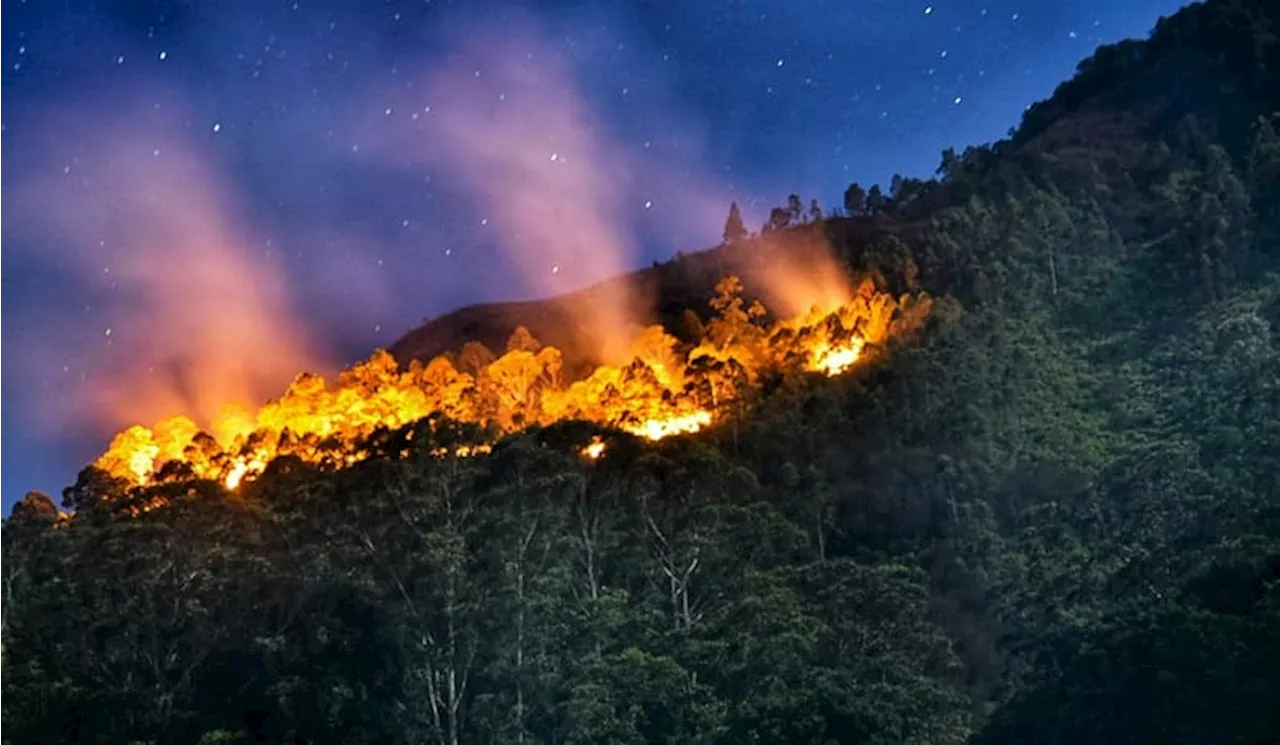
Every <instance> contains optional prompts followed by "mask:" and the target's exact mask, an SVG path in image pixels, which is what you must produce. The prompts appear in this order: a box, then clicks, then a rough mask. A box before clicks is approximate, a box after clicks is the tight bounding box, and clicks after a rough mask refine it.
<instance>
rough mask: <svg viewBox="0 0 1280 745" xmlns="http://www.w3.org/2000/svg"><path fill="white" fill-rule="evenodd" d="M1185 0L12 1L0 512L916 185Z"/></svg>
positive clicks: (6, 103) (7, 44) (7, 45)
mask: <svg viewBox="0 0 1280 745" xmlns="http://www.w3.org/2000/svg"><path fill="white" fill-rule="evenodd" d="M1181 4H1182V3H1180V2H1177V1H1176V0H1138V1H1135V2H1131V3H1112V2H1104V1H1103V0H1084V1H1082V2H1072V3H1046V2H1018V1H1016V0H991V1H990V2H976V1H970V0H954V1H953V2H938V3H936V4H934V5H930V4H928V3H915V2H906V3H904V2H899V1H898V0H873V1H869V2H861V1H859V2H839V3H835V2H822V1H820V0H814V1H812V2H799V3H792V4H788V5H785V6H779V5H777V4H775V3H766V2H758V1H757V0H747V1H746V2H742V3H735V4H730V5H726V4H721V3H675V2H656V3H652V2H646V3H620V2H619V3H552V2H528V3H523V4H518V5H512V4H501V5H500V4H493V3H452V4H451V3H449V2H444V1H442V0H437V1H436V2H429V3H422V2H414V3H409V2H404V3H400V2H387V3H355V2H348V3H338V2H332V1H331V0H315V1H314V2H306V1H305V0H297V2H294V0H285V1H284V2H258V1H257V0H240V1H232V2H220V3H199V2H162V1H160V0H85V1H84V2H78V3H74V4H68V3H42V2H28V3H21V2H9V1H8V0H6V2H5V4H4V8H3V17H4V20H5V23H4V25H3V31H2V34H3V50H2V55H0V56H2V57H3V64H4V78H3V89H2V90H3V107H2V108H0V110H2V111H3V115H2V116H3V122H2V123H3V129H2V133H0V137H2V138H3V145H4V146H5V148H4V150H5V153H4V154H5V156H6V157H5V158H4V159H3V178H2V183H3V195H2V196H3V208H4V213H3V217H4V219H3V224H2V227H3V252H2V258H3V268H2V272H0V276H2V280H3V316H2V317H3V328H2V339H3V345H4V348H3V352H4V354H3V357H2V359H3V365H4V367H3V402H2V405H0V412H2V417H3V433H2V440H0V442H2V444H3V455H2V457H0V465H2V466H3V467H4V468H3V490H2V492H0V498H2V501H3V507H4V512H5V513H7V512H8V509H9V507H10V506H11V505H12V504H13V503H14V502H15V501H17V500H18V499H20V498H21V496H22V495H23V493H25V492H26V491H27V490H29V489H37V488H38V489H42V490H45V491H48V492H50V493H53V494H55V495H56V494H57V493H58V492H59V490H60V489H61V488H62V487H63V486H64V485H66V484H68V483H70V482H72V481H74V478H75V474H76V471H77V470H78V469H79V468H80V467H82V466H83V465H85V464H86V463H87V462H88V461H89V460H91V459H92V458H93V457H94V456H95V455H96V454H97V453H98V452H100V451H101V449H102V447H103V446H104V445H105V444H106V441H107V438H108V437H109V436H110V434H111V433H112V432H113V431H114V430H115V429H117V428H119V427H120V426H122V425H125V424H129V423H132V422H133V421H135V420H136V421H138V422H139V423H145V424H150V423H151V420H152V419H154V418H155V417H158V416H161V415H165V414H171V413H178V411H179V410H181V411H185V412H186V413H188V414H190V415H192V416H193V417H195V418H197V420H200V419H201V417H207V416H211V415H212V414H213V413H214V411H215V410H216V408H217V407H218V406H220V405H222V404H223V403H233V402H238V403H243V404H247V405H252V404H256V403H260V400H261V399H262V398H264V397H266V396H270V395H273V394H275V393H278V392H280V391H281V390H282V389H283V387H284V385H286V384H287V382H288V380H289V379H290V378H291V377H292V376H293V375H294V374H295V373H297V372H300V371H301V370H302V369H303V368H304V367H309V368H315V369H319V370H320V371H322V372H326V373H331V372H333V371H335V370H336V369H337V368H339V367H341V366H342V365H344V364H347V363H350V362H352V361H354V360H355V359H357V358H360V357H363V356H365V355H366V354H367V353H368V351H369V350H370V349H372V348H373V347H375V346H385V345H389V344H390V343H391V342H393V341H394V340H395V339H396V338H397V337H398V336H400V335H401V334H403V333H404V332H405V331H407V330H408V329H409V328H410V327H412V326H413V325H416V324H417V323H418V322H420V321H421V319H422V318H423V317H424V316H434V315H438V314H441V313H444V312H447V311H449V310H451V309H453V308H456V307H458V306H460V305H464V304H468V303H473V302H480V301H486V300H499V299H515V298H522V297H530V296H540V295H548V294H552V293H556V292H560V291H563V290H569V289H574V288H577V287H580V286H581V285H583V284H584V283H587V282H590V281H594V280H597V279H602V278H605V277H607V276H609V275H611V274H614V273H616V272H620V271H624V270H626V269H631V268H638V267H641V266H646V265H648V264H649V263H651V262H652V261H654V260H665V259H666V258H669V257H670V256H671V255H672V254H673V253H674V252H675V251H676V250H677V249H679V250H684V251H692V250H697V249H699V248H703V247H706V246H709V245H711V244H713V243H715V242H716V241H717V240H718V238H719V233H720V230H721V228H722V225H723V219H724V215H725V213H726V211H727V206H728V201H729V200H731V199H736V200H738V201H739V202H740V203H741V204H742V205H743V207H744V212H745V213H746V216H747V219H748V223H749V224H750V226H751V227H752V228H756V227H758V226H759V223H760V222H761V220H762V218H763V216H764V214H765V213H766V212H767V210H768V207H770V206H772V205H774V204H778V203H781V202H782V201H783V200H784V199H785V196H786V195H787V194H788V193H790V192H796V193H798V194H800V195H801V196H803V197H804V198H805V199H806V201H807V200H808V198H810V197H817V198H818V199H820V200H821V201H822V202H823V203H824V204H827V203H836V202H838V200H839V199H840V197H841V194H842V192H843V190H844V188H845V186H847V185H848V183H849V182H850V181H853V180H856V181H859V182H861V183H863V184H864V185H868V184H871V183H874V182H887V181H888V179H889V177H890V176H891V175H892V174H893V173H894V172H901V173H904V174H907V175H915V176H924V175H928V174H930V173H931V172H932V171H933V168H934V167H935V166H936V165H937V163H938V153H939V151H941V150H942V149H943V148H945V147H948V146H955V147H957V148H962V147H963V146H965V145H967V144H973V143H977V142H984V141H989V140H992V139H995V138H997V137H999V136H1001V135H1003V134H1004V133H1005V131H1006V130H1007V129H1008V128H1009V127H1011V126H1013V125H1015V124H1016V123H1017V121H1018V118H1019V116H1020V114H1021V111H1022V109H1023V107H1024V106H1026V105H1027V104H1029V103H1031V102H1032V101H1034V100H1037V99H1040V98H1044V97H1046V96H1047V95H1049V94H1050V93H1051V92H1052V90H1053V88H1054V86H1055V85H1056V84H1057V83H1058V82H1060V81H1061V80H1063V79H1065V78H1067V77H1069V76H1070V74H1071V73H1072V71H1073V69H1074V66H1075V64H1076V62H1077V61H1079V60H1080V59H1081V58H1083V57H1085V56H1087V55H1088V54H1089V53H1091V52H1092V50H1093V49H1094V47H1096V46H1097V45H1098V44H1100V43H1104V42H1110V41H1114V40H1117V39H1119V38H1122V37H1126V36H1134V35H1145V34H1146V32H1147V30H1148V29H1149V28H1150V27H1151V26H1152V25H1153V23H1154V22H1155V20H1156V18H1157V16H1159V15H1161V14H1168V13H1172V12H1173V11H1175V10H1176V9H1177V8H1178V7H1180V5H1181ZM619 301H620V305H619V309H618V310H617V314H618V317H623V316H625V307H624V306H625V302H626V299H625V298H620V299H619ZM603 320H604V322H606V323H610V322H612V320H610V319H603Z"/></svg>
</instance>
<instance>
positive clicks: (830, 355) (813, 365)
mask: <svg viewBox="0 0 1280 745" xmlns="http://www.w3.org/2000/svg"><path fill="white" fill-rule="evenodd" d="M866 343H867V342H866V340H865V339H863V338H862V337H859V336H854V337H850V338H849V339H848V340H847V341H845V342H844V343H843V344H840V345H837V346H831V345H829V344H825V343H824V344H819V345H818V346H817V347H815V348H814V349H813V352H812V354H811V360H812V361H811V362H810V364H809V369H811V370H815V371H817V372H821V373H824V374H826V375H839V374H840V373H842V372H844V371H845V370H848V369H849V368H850V367H853V363H855V362H857V361H858V358H859V357H860V356H862V348H863V347H864V346H866Z"/></svg>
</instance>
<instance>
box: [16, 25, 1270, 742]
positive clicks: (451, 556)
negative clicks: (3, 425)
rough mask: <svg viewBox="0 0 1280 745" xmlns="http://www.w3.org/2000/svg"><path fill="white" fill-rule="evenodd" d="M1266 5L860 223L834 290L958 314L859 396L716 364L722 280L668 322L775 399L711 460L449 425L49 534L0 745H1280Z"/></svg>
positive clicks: (887, 197) (481, 350) (1156, 49)
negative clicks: (927, 299) (864, 278)
mask: <svg viewBox="0 0 1280 745" xmlns="http://www.w3.org/2000/svg"><path fill="white" fill-rule="evenodd" d="M1276 7H1280V6H1275V4H1271V3H1248V2H1239V1H1233V0H1214V1H1212V2H1207V3H1204V4H1199V5H1195V6H1191V7H1190V8H1188V9H1186V10H1184V11H1182V12H1180V13H1179V14H1178V15H1176V16H1175V17H1173V18H1171V19H1167V20H1164V21H1162V22H1161V24H1160V26H1159V27H1158V29H1157V31H1156V33H1155V34H1154V35H1153V38H1152V39H1151V40H1149V41H1146V42H1123V43H1121V44H1117V45H1112V46H1109V47H1103V48H1101V49H1099V50H1098V52H1097V53H1096V54H1095V55H1094V56H1093V57H1092V58H1090V59H1089V60H1087V61H1085V62H1084V63H1082V64H1081V67H1080V70H1079V74H1078V75H1077V76H1076V78H1075V79H1073V80H1072V81H1070V82H1068V83H1065V84H1064V85H1063V86H1062V87H1060V89H1059V91H1058V92H1057V93H1056V94H1055V95H1054V97H1053V98H1052V99H1050V100H1049V101H1046V102H1042V103H1040V104H1037V105H1035V106H1033V107H1031V109H1030V110H1029V111H1028V112H1027V114H1026V116H1025V118H1024V122H1023V125H1022V127H1021V128H1020V129H1019V130H1018V131H1017V132H1015V133H1014V134H1013V136H1012V137H1011V139H1010V140H1008V141H1005V142H1001V143H997V144H995V145H993V146H990V147H978V148H967V149H965V150H964V151H963V152H959V153H957V152H956V151H955V150H950V149H949V150H948V151H947V152H946V153H944V155H943V158H942V163H941V167H940V168H939V176H940V178H939V179H937V180H933V181H920V180H914V179H903V178H900V177H895V179H894V181H893V184H892V185H891V188H890V189H889V193H888V194H885V193H883V192H882V191H881V190H880V189H879V188H878V187H873V188H872V189H870V190H868V191H863V190H862V189H861V188H860V187H857V186H856V185H853V186H851V187H850V190H849V192H848V193H846V194H845V207H846V209H847V211H848V212H849V215H850V216H857V218H858V219H856V220H843V219H837V220H832V221H828V222H827V223H826V224H825V225H824V226H823V229H824V231H825V232H826V233H827V235H829V236H832V237H833V240H834V241H835V243H836V246H835V248H836V253H837V254H838V255H839V256H840V257H842V258H843V259H844V260H845V261H846V262H847V263H848V264H849V268H850V269H851V270H852V271H854V272H858V273H864V274H866V275H869V276H872V277H874V278H875V281H876V282H878V283H879V284H880V285H881V286H882V287H886V288H888V289H890V290H891V291H893V292H895V293H904V292H909V291H911V292H913V291H916V290H917V289H923V290H925V291H927V292H928V293H929V294H930V295H931V296H933V297H935V298H937V302H936V303H935V304H934V306H933V308H932V311H931V312H930V314H929V316H928V318H927V319H926V321H925V323H924V328H923V330H922V332H921V333H920V334H919V335H918V336H916V337H913V338H910V339H891V340H890V342H889V343H887V344H886V345H885V346H883V347H877V348H874V349H870V348H869V349H868V350H867V353H866V358H865V360H864V361H863V362H862V363H860V365H859V366H858V367H857V368H856V369H855V371H854V372H853V373H851V374H849V375H847V376H844V377H842V378H839V379H836V380H828V379H825V378H819V377H817V376H814V375H808V374H789V375H785V376H784V375H782V374H765V375H761V376H759V378H760V379H758V380H747V379H746V375H745V370H741V369H739V370H733V369H728V365H727V363H724V362H722V361H721V357H725V358H731V357H733V356H734V355H739V356H741V355H748V356H749V354H750V352H751V348H752V345H754V344H756V343H757V342H758V341H759V334H760V329H759V326H758V324H757V320H758V316H759V313H758V311H757V310H756V309H754V308H752V307H751V306H748V305H747V304H746V303H744V302H743V300H742V299H741V297H740V294H741V287H740V286H737V285H736V284H734V283H724V284H722V285H721V286H720V287H719V288H718V295H717V297H716V298H715V300H714V301H713V309H714V310H716V311H717V313H716V314H715V316H714V318H713V319H712V320H710V321H708V322H705V323H704V321H703V320H702V319H701V318H699V316H698V314H697V313H696V312H695V311H693V310H691V309H690V310H685V311H684V312H683V315H681V313H680V310H677V311H675V314H674V316H673V323H672V326H673V330H675V329H674V326H675V325H676V323H679V324H680V325H681V329H679V332H680V334H681V335H682V337H684V338H686V339H704V338H705V339H707V340H708V343H707V345H706V346H705V348H704V349H703V350H702V351H703V353H704V354H703V355H702V356H701V357H700V358H699V364H703V365H709V366H711V365H721V366H722V367H724V368H725V369H724V370H723V372H724V373H725V374H724V376H723V378H724V379H725V380H729V381H731V382H732V384H733V385H735V386H741V387H742V388H743V389H744V390H746V389H749V390H750V392H751V395H750V396H748V397H743V398H738V399H735V400H736V401H738V402H740V403H741V405H740V406H738V407H737V408H733V407H726V410H725V412H724V416H725V417H727V419H726V420H725V426H722V427H717V428H713V429H712V430H710V431H708V432H705V433H702V434H700V435H698V436H697V437H683V438H675V439H671V440H664V441H662V442H660V443H656V444H654V443H648V442H642V441H638V440H635V439H634V438H631V437H629V436H626V435H623V434H620V433H617V432H601V431H598V430H597V429H596V428H595V427H593V426H591V425H586V424H583V423H574V422H569V423H563V424H561V425H557V426H555V427H551V428H546V429H532V430H528V431H525V432H523V433H521V434H520V435H518V436H513V437H509V438H507V439H505V440H503V441H501V442H499V443H496V445H495V447H494V450H493V452H492V453H491V454H489V455H486V456H483V457H475V458H459V457H454V456H445V457H440V456H438V455H436V454H434V453H435V452H436V451H437V450H438V449H439V448H451V447H452V446H455V445H458V444H464V443H475V442H478V441H480V440H483V439H485V438H484V434H485V433H483V432H480V431H479V430H477V429H475V428H474V427H465V426H460V425H456V424H454V423H451V422H449V421H447V420H446V419H445V418H443V417H442V416H433V417H431V418H428V419H427V420H424V421H422V422H419V423H417V424H415V425H413V426H411V427H408V428H405V429H404V430H401V431H397V432H386V431H383V432H378V433H376V434H375V435H374V436H373V437H371V438H370V440H369V441H368V442H367V443H366V444H365V447H366V449H367V450H368V452H369V453H370V457H369V458H368V459H367V460H364V461H362V462H360V463H359V464H357V465H355V466H353V467H351V468H349V469H345V470H339V471H332V470H321V469H317V468H315V467H313V466H309V465H307V464H305V463H302V462H301V461H299V460H297V459H294V458H280V459H277V460H276V461H275V462H274V463H272V464H271V465H270V466H269V467H268V469H267V470H266V472H265V473H264V474H263V475H262V476H261V477H260V478H258V479H257V480H255V481H252V482H250V483H247V484H246V485H245V486H244V487H243V488H242V489H241V492H240V494H239V495H238V496H236V497H234V498H229V497H228V496H227V494H226V493H225V492H224V491H223V490H222V489H221V488H220V487H219V486H218V485H216V484H209V483H205V482H198V481H190V480H188V479H187V478H186V477H185V476H184V475H183V474H180V473H175V474H171V476H172V478H171V479H169V480H167V481H166V482H165V483H164V484H162V485H160V486H156V487H153V488H149V489H136V488H129V487H128V485H127V484H124V483H121V482H116V481H112V480H111V479H109V478H107V477H106V476H105V474H103V473H102V472H101V471H98V470H96V469H92V468H88V469H85V470H84V471H83V472H82V473H81V474H80V475H79V478H78V480H77V483H76V484H75V485H74V486H72V487H69V488H68V489H67V490H66V491H65V492H64V495H63V496H64V505H65V506H69V507H74V508H75V509H76V515H75V516H74V518H72V519H67V518H66V516H60V515H59V514H58V512H57V509H56V507H55V506H54V504H53V501H52V500H51V499H50V498H49V497H47V496H45V495H42V494H35V493H33V494H31V495H28V496H27V497H26V498H25V499H23V500H22V502H20V503H19V504H18V505H17V506H15V508H14V511H13V513H12V515H11V516H10V518H9V519H8V520H7V521H6V523H5V526H4V540H3V562H2V564H0V567H2V570H3V578H2V579H3V598H2V600H3V603H2V605H0V608H2V610H3V629H2V632H3V639H2V640H0V641H2V643H3V681H2V685H3V699H2V702H3V717H4V720H5V722H6V726H5V728H4V732H3V741H4V742H5V743H9V742H13V743H20V742H21V743H25V742H67V741H82V742H97V743H131V742H148V743H152V742H154V743H168V742H202V743H210V744H212V743H242V742H316V743H319V742H386V743H447V744H448V745H457V744H459V743H530V744H532V743H535V742H537V743H553V742H555V743H600V742H609V743H648V742H673V743H815V744H819V745H827V744H828V743H885V744H888V743H960V742H964V741H967V740H972V741H974V742H978V743H984V744H991V745H1003V744H1004V743H1014V742H1018V743H1021V742H1033V743H1035V742H1045V743H1049V742H1053V743H1061V742H1091V743H1099V744H1103V743H1112V742H1114V743H1120V742H1126V743H1131V742H1153V743H1154V742H1160V743H1183V742H1185V743H1192V742H1197V743H1198V742H1215V743H1218V742H1221V743H1241V744H1242V745H1243V744H1244V743H1257V742H1264V741H1268V740H1269V739H1274V737H1275V735H1276V733H1277V732H1280V719H1278V716H1280V715H1278V714H1277V711H1278V710H1277V708H1276V706H1275V702H1276V701H1277V700H1280V675H1278V674H1277V671H1280V643H1278V642H1277V639H1280V594H1277V593H1278V592H1280V589H1278V588H1280V505H1278V504H1277V502H1276V495H1277V494H1280V447H1278V446H1277V443H1280V353H1278V352H1277V345H1276V342H1277V339H1278V338H1280V233H1277V225H1280V220H1278V219H1277V218H1278V217H1280V180H1278V178H1280V177H1278V174H1280V139H1278V137H1277V132H1280V113H1278V110H1280V101H1277V99H1276V97H1275V91H1277V90H1280V84H1277V79H1276V72H1277V70H1280V65H1277V63H1276V60H1277V56H1276V50H1277V42H1276V34H1275V29H1276V28H1280V19H1277V18H1276ZM1134 120H1138V121H1139V122H1140V126H1139V125H1138V124H1135V123H1134ZM1112 125H1114V126H1112ZM1076 130H1087V131H1088V133H1089V134H1088V136H1087V137H1084V138H1083V139H1082V138H1081V137H1080V136H1079V133H1078V132H1077V131H1076ZM1085 140H1087V147H1085V146H1084V145H1082V144H1081V143H1082V142H1084V141H1085ZM1081 148H1085V153H1084V154H1083V155H1082V154H1081ZM815 206H816V205H813V204H811V209H810V213H809V215H808V218H809V219H818V214H819V211H817V210H814V209H812V208H813V207H815ZM805 217H806V216H805V214H804V212H803V203H802V202H801V200H800V198H799V197H798V196H797V195H792V197H791V198H789V199H788V203H787V205H786V206H785V207H778V208H776V209H775V210H774V212H773V214H772V216H771V219H770V223H769V225H768V226H766V227H767V229H769V230H784V229H786V228H788V227H789V226H793V225H796V224H798V223H801V222H803V221H804V219H805ZM739 218H740V216H739ZM729 222H730V223H731V225H726V235H725V238H726V241H731V240H735V239H736V238H731V234H732V236H735V237H740V236H741V233H740V229H741V227H742V226H741V225H740V219H739V220H736V221H735V220H734V218H733V215H732V214H731V217H730V221H729ZM851 224H852V225H873V226H875V232H873V233H871V234H863V233H857V232H849V231H848V230H847V229H846V227H847V226H848V225H851ZM731 228H732V229H731ZM859 229H861V228H859ZM743 232H745V231H743ZM783 243H785V241H784V240H782V239H779V244H780V245H781V244H783ZM742 250H744V251H745V250H748V248H747V247H744V248H743V249H742ZM734 345H736V346H739V347H742V349H736V350H735V351H734V355H725V354H721V353H722V352H724V350H725V349H727V348H728V347H730V346H734ZM508 346H509V348H515V349H521V350H525V351H528V352H529V353H530V354H533V353H535V352H537V351H538V347H539V345H538V342H537V341H536V339H534V338H533V336H532V334H529V333H528V332H527V331H522V332H520V333H517V334H515V335H513V336H512V337H511V339H510V341H509V342H508ZM492 359H493V355H492V353H491V352H490V351H489V350H488V349H486V348H485V347H484V346H483V345H481V344H471V345H468V346H467V347H465V348H464V349H463V350H462V352H461V354H460V356H459V358H458V365H459V366H460V367H461V368H463V369H478V368H479V367H482V366H483V365H484V364H485V363H486V361H491V360H492ZM706 393H707V397H708V400H714V399H716V398H717V396H716V394H717V393H718V392H717V391H709V392H706ZM593 436H599V437H601V438H603V439H604V441H605V442H606V443H607V449H606V451H605V453H604V455H603V457H601V458H599V459H589V458H586V457H583V456H582V455H581V450H582V448H583V446H585V445H586V444H587V443H588V442H589V441H591V438H592V437H593ZM157 504H161V505H164V506H162V507H160V508H158V509H151V508H152V507H154V506H155V505H157Z"/></svg>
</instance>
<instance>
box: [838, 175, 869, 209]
mask: <svg viewBox="0 0 1280 745" xmlns="http://www.w3.org/2000/svg"><path fill="white" fill-rule="evenodd" d="M866 207H867V192H866V191H864V190H863V188H862V187H861V186H859V185H858V182H856V181H855V182H853V183H852V184H849V188H848V189H845V190H844V211H845V212H847V213H848V214H849V216H851V217H852V216H854V215H861V214H862V213H863V212H864V211H865V210H866Z"/></svg>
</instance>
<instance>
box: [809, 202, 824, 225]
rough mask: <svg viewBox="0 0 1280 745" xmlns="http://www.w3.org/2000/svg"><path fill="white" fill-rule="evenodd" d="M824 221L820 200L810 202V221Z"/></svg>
mask: <svg viewBox="0 0 1280 745" xmlns="http://www.w3.org/2000/svg"><path fill="white" fill-rule="evenodd" d="M821 219H822V207H821V205H819V204H818V200H816V199H811V200H809V221H810V222H818V221H820V220H821Z"/></svg>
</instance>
